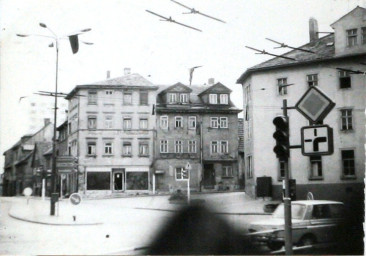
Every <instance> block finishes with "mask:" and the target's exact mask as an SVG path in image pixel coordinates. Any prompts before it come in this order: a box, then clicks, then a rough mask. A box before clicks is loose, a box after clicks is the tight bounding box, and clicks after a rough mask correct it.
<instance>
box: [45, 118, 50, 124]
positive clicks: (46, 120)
mask: <svg viewBox="0 0 366 256" xmlns="http://www.w3.org/2000/svg"><path fill="white" fill-rule="evenodd" d="M49 123H51V119H49V118H45V119H44V126H46V125H48V124H49Z"/></svg>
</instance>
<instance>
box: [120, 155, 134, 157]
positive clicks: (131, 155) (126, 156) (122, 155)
mask: <svg viewBox="0 0 366 256" xmlns="http://www.w3.org/2000/svg"><path fill="white" fill-rule="evenodd" d="M122 157H132V155H122Z"/></svg>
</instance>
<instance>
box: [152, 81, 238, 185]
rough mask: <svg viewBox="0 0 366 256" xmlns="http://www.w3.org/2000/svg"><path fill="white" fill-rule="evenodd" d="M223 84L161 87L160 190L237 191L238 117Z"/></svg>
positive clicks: (158, 123) (157, 161)
mask: <svg viewBox="0 0 366 256" xmlns="http://www.w3.org/2000/svg"><path fill="white" fill-rule="evenodd" d="M230 93H231V90H230V89H228V88H227V87H226V86H224V85H223V84H221V83H216V84H211V85H209V86H186V85H183V84H182V83H177V84H174V85H172V86H159V91H158V95H157V108H156V130H157V134H156V140H155V141H156V143H155V152H156V154H155V160H154V184H155V187H154V189H156V191H169V192H173V191H176V190H178V189H180V190H186V189H187V177H186V176H185V175H184V171H185V167H186V165H187V163H189V164H190V165H191V168H192V169H191V170H190V188H191V190H193V191H205V190H207V191H212V190H234V189H239V177H240V173H239V170H238V116H237V115H238V113H239V112H240V111H241V110H239V109H237V108H236V107H235V106H234V105H233V103H232V102H231V101H230Z"/></svg>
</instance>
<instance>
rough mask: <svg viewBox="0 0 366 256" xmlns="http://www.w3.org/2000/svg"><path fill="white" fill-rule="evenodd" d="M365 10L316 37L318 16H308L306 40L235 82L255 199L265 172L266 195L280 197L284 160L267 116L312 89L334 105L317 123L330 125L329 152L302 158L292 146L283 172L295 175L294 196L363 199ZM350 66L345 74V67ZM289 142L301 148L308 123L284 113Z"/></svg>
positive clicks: (248, 186) (249, 185)
mask: <svg viewBox="0 0 366 256" xmlns="http://www.w3.org/2000/svg"><path fill="white" fill-rule="evenodd" d="M365 16H366V10H365V9H364V8H361V7H357V8H355V9H354V10H353V11H351V12H350V13H348V14H346V15H345V16H343V17H342V18H340V19H339V20H338V21H336V22H335V23H333V24H332V25H331V27H332V28H333V29H334V33H331V34H329V35H326V36H324V37H322V38H318V35H319V33H317V32H318V31H317V23H316V20H314V19H311V20H310V31H309V34H310V42H309V43H307V44H305V45H303V46H301V47H299V48H301V49H304V50H308V51H310V52H305V51H302V50H298V49H297V50H293V51H290V52H288V53H286V54H284V55H283V56H285V57H290V58H293V59H295V60H290V59H285V58H281V57H276V58H273V59H270V60H268V61H266V62H263V63H261V64H259V65H256V66H254V67H252V68H249V69H247V70H246V71H245V72H244V73H243V74H242V75H241V77H240V78H239V79H238V81H237V82H238V83H239V84H241V86H242V89H243V92H244V105H243V107H244V139H245V143H244V146H245V150H244V152H245V153H244V154H245V182H246V186H245V191H246V192H247V193H248V194H250V195H252V196H256V189H257V183H256V179H257V178H258V177H264V176H266V177H271V180H272V196H273V197H274V198H277V199H280V198H281V196H282V181H283V179H284V169H285V163H284V162H281V161H279V160H278V159H277V158H276V156H275V153H274V152H273V147H274V146H275V140H274V139H273V137H272V135H273V133H274V131H275V126H274V125H273V123H272V121H273V119H274V118H275V117H276V116H278V115H282V114H283V111H282V109H281V107H282V104H283V100H284V99H286V100H287V104H288V106H289V107H292V106H294V105H295V104H296V103H297V102H298V101H299V99H300V97H301V96H302V95H303V94H304V93H305V92H306V91H307V90H308V88H309V87H310V86H315V87H317V88H319V89H320V90H321V91H323V92H324V93H325V94H326V95H327V96H328V97H329V98H330V99H331V100H332V101H333V102H335V104H336V105H335V107H334V108H333V109H332V111H331V112H330V113H329V114H328V116H326V117H325V119H324V120H323V121H322V122H320V124H321V123H323V124H327V125H329V126H330V127H331V128H333V133H334V153H333V154H332V155H326V156H310V157H309V156H303V155H302V153H301V149H291V150H290V157H289V162H288V169H289V174H290V178H291V179H295V180H296V193H297V199H305V198H306V195H307V193H308V192H312V193H313V194H314V197H315V199H334V200H340V201H347V200H348V197H349V196H350V194H353V195H359V196H361V197H362V195H363V189H364V183H363V182H364V178H365V173H364V172H365V147H364V144H365V98H366V97H365V96H366V93H365V85H366V80H365V76H364V75H360V74H357V72H356V73H355V72H349V70H353V71H357V70H366V66H365V65H364V64H365V63H366V20H365V19H364V17H365ZM347 70H348V71H347ZM288 116H289V124H290V131H289V132H290V145H300V144H301V136H300V129H301V127H303V126H308V125H310V123H309V121H308V120H307V119H306V118H305V117H304V116H302V115H301V114H300V113H299V112H297V111H296V110H294V109H290V110H288Z"/></svg>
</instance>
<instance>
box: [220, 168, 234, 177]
mask: <svg viewBox="0 0 366 256" xmlns="http://www.w3.org/2000/svg"><path fill="white" fill-rule="evenodd" d="M233 176H234V175H233V168H232V167H231V166H223V167H222V177H233Z"/></svg>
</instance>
